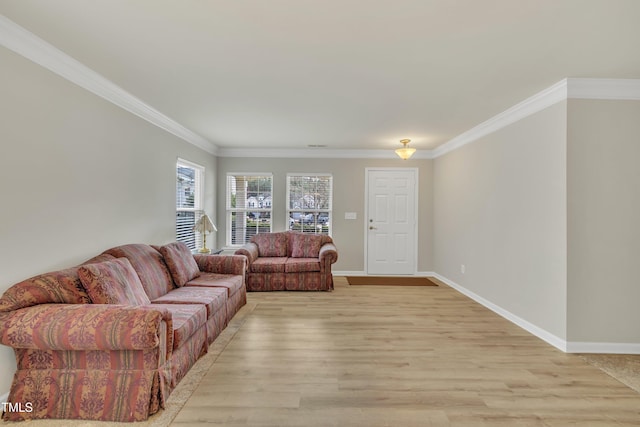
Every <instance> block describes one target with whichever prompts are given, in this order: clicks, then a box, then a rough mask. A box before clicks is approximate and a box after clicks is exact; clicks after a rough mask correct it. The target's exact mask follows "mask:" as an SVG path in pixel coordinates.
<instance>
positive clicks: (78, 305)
mask: <svg viewBox="0 0 640 427" xmlns="http://www.w3.org/2000/svg"><path fill="white" fill-rule="evenodd" d="M161 248H162V247H158V249H155V248H153V247H151V246H149V245H143V244H132V245H124V246H119V247H116V248H112V249H109V250H107V251H104V252H103V253H102V254H100V255H97V256H95V257H93V258H91V259H89V260H87V261H85V262H84V263H83V264H82V265H81V266H77V267H73V268H69V269H66V270H60V271H57V272H52V273H47V274H43V275H40V276H36V277H33V278H31V279H27V280H24V281H22V282H20V283H18V284H16V285H14V286H12V287H11V288H10V289H8V290H7V291H6V292H5V294H4V295H3V296H2V297H0V343H1V344H4V345H8V346H11V347H13V350H14V353H15V355H16V362H17V371H16V373H15V375H14V378H13V383H12V386H11V390H10V393H9V397H8V399H7V401H8V402H11V403H18V402H32V403H33V404H34V407H33V411H32V412H9V411H7V412H5V413H4V414H3V418H4V419H5V420H23V419H34V418H68V419H86V420H101V421H120V422H132V421H142V420H145V419H147V418H148V416H149V415H151V414H154V413H156V412H158V411H159V410H160V409H162V408H164V406H165V402H166V400H167V398H168V397H169V395H170V394H171V392H172V390H173V389H174V388H175V387H176V386H177V384H178V383H179V382H180V380H181V379H182V378H183V377H184V376H185V375H186V373H187V372H188V371H189V369H190V368H191V367H192V366H193V364H194V363H195V362H196V361H197V360H198V359H199V358H200V357H201V356H202V355H203V354H205V353H206V352H207V351H208V348H209V345H210V344H211V343H212V342H213V341H214V340H215V339H216V337H218V336H219V335H220V333H221V332H222V331H223V330H224V328H225V327H226V326H227V324H228V323H229V321H230V319H231V318H232V317H233V316H234V314H235V313H236V312H237V311H238V310H239V309H240V308H241V307H242V306H243V305H244V304H246V287H245V283H244V280H245V273H246V270H247V258H246V257H244V256H196V257H194V258H192V260H194V262H195V263H196V265H197V266H198V273H199V274H201V277H197V278H195V279H194V281H195V283H194V284H193V285H188V286H185V287H180V288H176V287H174V283H173V278H172V276H171V272H170V271H169V268H168V267H167V265H166V263H165V259H164V257H163V256H162V254H161V252H159V249H161ZM81 270H82V274H83V275H86V276H87V277H85V278H84V280H85V285H87V287H88V288H91V287H93V286H96V285H95V283H94V282H96V281H98V280H102V281H103V283H101V284H100V285H101V286H103V287H104V288H105V289H103V290H102V291H101V293H100V296H101V297H105V298H106V299H108V300H109V302H116V301H117V302H123V303H124V304H117V305H116V304H92V297H93V295H92V297H90V296H89V295H90V293H88V292H87V291H86V290H85V287H84V286H83V281H82V279H81V272H80V271H81ZM125 284H126V285H127V286H131V285H132V284H134V285H133V286H134V287H135V288H136V289H137V291H138V293H137V294H131V293H128V290H130V289H128V288H127V286H125ZM109 285H110V286H113V287H115V288H116V290H115V291H114V290H113V289H107V287H108V286H109ZM112 292H115V295H111V293H112ZM105 295H106V296H105ZM149 295H151V296H153V299H154V300H155V301H154V303H151V304H148V298H149ZM141 296H142V297H144V300H137V299H135V298H138V297H141ZM130 298H134V300H135V301H131V300H130ZM97 300H99V298H96V301H97ZM139 303H145V305H130V304H139ZM146 304H148V305H146Z"/></svg>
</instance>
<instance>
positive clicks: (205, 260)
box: [194, 255, 247, 276]
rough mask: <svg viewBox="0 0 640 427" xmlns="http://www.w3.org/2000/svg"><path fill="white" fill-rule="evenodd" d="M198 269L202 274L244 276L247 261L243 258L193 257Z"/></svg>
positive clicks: (237, 256)
mask: <svg viewBox="0 0 640 427" xmlns="http://www.w3.org/2000/svg"><path fill="white" fill-rule="evenodd" d="M194 259H195V260H196V263H197V264H198V268H199V269H200V271H201V272H204V273H219V274H225V275H229V274H230V275H233V276H244V273H245V272H246V270H247V259H246V258H245V257H244V256H239V255H230V256H218V255H194Z"/></svg>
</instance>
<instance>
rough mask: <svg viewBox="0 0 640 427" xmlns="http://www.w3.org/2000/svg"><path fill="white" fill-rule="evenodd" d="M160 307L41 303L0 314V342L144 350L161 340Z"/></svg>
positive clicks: (52, 347)
mask: <svg viewBox="0 0 640 427" xmlns="http://www.w3.org/2000/svg"><path fill="white" fill-rule="evenodd" d="M163 319H164V315H163V312H162V311H161V310H151V309H144V308H143V307H122V306H112V305H95V304H40V305H37V306H33V307H29V310H18V311H15V312H13V313H11V315H10V316H9V315H8V314H6V313H5V314H2V315H0V342H1V343H2V344H4V345H8V346H11V347H13V348H31V349H45V350H144V349H150V348H154V347H157V346H158V345H159V344H160V339H161V338H160V336H159V332H158V331H159V325H160V322H161V321H162V320H163Z"/></svg>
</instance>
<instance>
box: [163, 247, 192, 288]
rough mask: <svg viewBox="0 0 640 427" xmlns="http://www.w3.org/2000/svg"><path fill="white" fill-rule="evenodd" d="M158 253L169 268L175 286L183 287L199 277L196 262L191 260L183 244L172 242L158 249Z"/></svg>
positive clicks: (189, 252) (189, 251)
mask: <svg viewBox="0 0 640 427" xmlns="http://www.w3.org/2000/svg"><path fill="white" fill-rule="evenodd" d="M160 253H161V254H162V256H163V257H164V260H165V262H166V263H167V267H169V272H171V277H173V283H175V285H176V286H183V285H184V284H185V283H187V282H188V281H189V280H191V279H195V278H196V277H198V276H199V275H200V269H199V268H198V264H196V260H195V259H193V255H192V254H191V250H190V249H189V248H188V247H187V245H185V244H184V243H182V242H173V243H169V244H168V245H164V246H162V247H161V248H160Z"/></svg>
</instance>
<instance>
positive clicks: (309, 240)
mask: <svg viewBox="0 0 640 427" xmlns="http://www.w3.org/2000/svg"><path fill="white" fill-rule="evenodd" d="M235 253H236V255H244V256H246V257H247V259H248V260H249V265H248V271H247V290H248V291H283V290H286V291H329V290H332V289H333V275H332V274H331V265H332V264H333V263H335V262H336V261H337V260H338V251H337V250H336V247H335V245H334V244H333V240H332V239H331V237H329V236H325V235H316V234H304V233H299V232H292V231H283V232H278V233H261V234H256V235H255V236H253V237H251V240H250V242H249V243H247V244H246V245H244V246H243V247H242V248H240V249H238V250H237V251H236V252H235Z"/></svg>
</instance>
